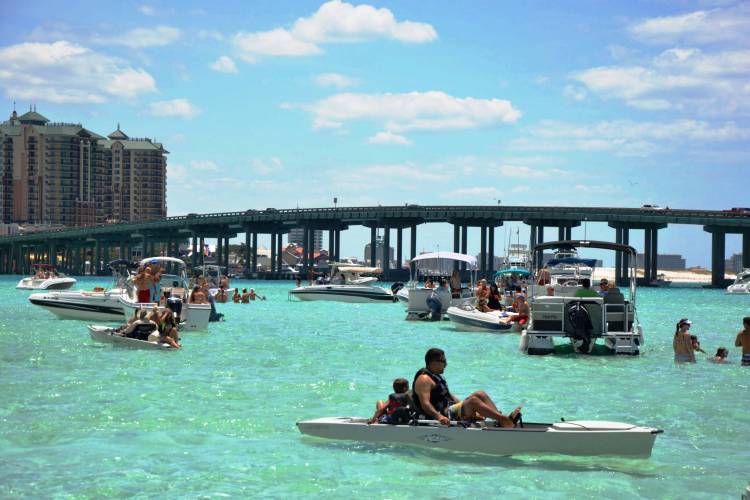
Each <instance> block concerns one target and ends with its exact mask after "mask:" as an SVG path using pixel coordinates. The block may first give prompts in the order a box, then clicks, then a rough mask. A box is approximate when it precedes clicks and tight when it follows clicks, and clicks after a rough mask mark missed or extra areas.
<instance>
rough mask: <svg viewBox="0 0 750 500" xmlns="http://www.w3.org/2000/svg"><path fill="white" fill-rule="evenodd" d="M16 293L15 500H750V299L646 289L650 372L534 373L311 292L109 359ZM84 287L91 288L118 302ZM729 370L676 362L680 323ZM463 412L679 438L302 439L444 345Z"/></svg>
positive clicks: (530, 360)
mask: <svg viewBox="0 0 750 500" xmlns="http://www.w3.org/2000/svg"><path fill="white" fill-rule="evenodd" d="M18 279H19V277H8V276H3V277H1V278H0V304H2V305H1V306H0V307H1V308H2V311H1V313H0V357H1V358H2V359H1V361H0V380H1V381H2V386H0V497H3V498H8V497H34V498H49V497H57V498H90V497H97V498H98V497H122V496H133V495H135V496H141V497H161V498H176V497H204V498H211V497H249V496H254V497H271V498H295V497H332V498H349V497H353V496H357V497H366V498H428V497H429V498H455V497H457V496H462V495H465V494H471V496H473V497H494V496H500V495H510V496H511V497H514V498H517V497H522V498H545V499H547V498H570V497H576V498H641V497H647V498H687V497H689V498H712V499H713V498H739V496H740V494H741V492H742V491H743V490H744V489H745V488H746V487H747V485H748V483H750V402H749V401H750V397H749V396H750V369H748V368H741V367H740V366H739V363H738V360H739V350H738V349H737V348H734V347H733V344H734V337H735V334H736V332H737V331H738V330H739V329H740V326H741V318H742V317H743V316H746V315H750V297H739V296H727V295H725V294H724V293H723V291H720V290H706V289H701V288H673V289H639V296H638V298H639V303H638V305H639V317H640V320H641V323H642V325H643V327H644V333H645V337H646V345H645V346H644V348H643V351H642V354H641V356H638V357H614V356H581V355H573V354H567V355H566V354H563V355H559V356H544V357H536V356H526V355H524V354H521V353H520V352H518V349H517V347H518V340H519V337H518V335H496V334H484V333H465V332H458V331H455V330H454V329H453V328H452V327H451V324H450V322H440V323H421V322H407V321H405V320H404V316H405V314H404V308H403V306H401V305H399V304H387V303H386V304H382V303H381V304H340V303H334V302H296V301H292V302H290V301H288V300H287V290H288V289H289V288H291V283H281V282H258V281H255V282H250V281H235V282H233V285H238V286H240V287H245V286H247V287H250V286H252V287H254V288H255V289H256V290H258V291H259V293H261V294H264V295H266V296H267V298H268V300H266V301H258V302H254V303H251V304H220V305H219V309H220V311H221V312H223V313H224V314H225V315H226V321H225V322H222V323H219V324H212V325H211V329H210V332H207V333H203V332H196V333H184V334H183V346H184V349H182V350H180V351H175V352H162V351H139V350H129V349H123V348H118V347H113V346H109V345H104V344H95V343H94V342H92V341H91V340H90V339H89V337H88V332H87V330H86V326H85V323H83V322H78V321H60V320H58V319H56V318H55V317H54V316H53V315H52V314H50V313H48V312H46V311H44V310H42V309H40V308H37V307H35V306H32V305H31V304H30V303H29V302H28V301H27V296H28V295H29V294H30V292H26V291H21V290H15V289H14V286H15V283H16V281H17V280H18ZM107 284H108V283H107V281H106V280H104V279H86V278H84V279H81V280H79V288H83V289H90V288H92V287H93V286H95V285H107ZM685 316H687V317H689V318H690V319H692V320H693V328H692V331H693V332H694V333H696V334H698V336H699V337H700V339H701V342H702V345H703V347H704V348H705V350H706V351H708V352H709V354H713V352H715V350H716V348H717V347H719V346H726V347H729V348H730V351H731V355H730V360H731V361H732V364H729V365H725V366H722V365H715V364H712V363H709V362H707V361H706V359H705V357H703V356H699V362H698V363H697V364H695V365H689V366H686V365H681V366H676V365H675V364H674V363H673V362H672V348H671V340H672V335H673V333H674V324H675V323H676V322H677V320H678V319H679V318H680V317H685ZM433 346H437V347H441V348H443V349H444V350H445V351H446V354H447V358H448V366H447V369H446V373H445V375H446V378H447V380H448V382H449V384H450V386H451V390H452V392H453V393H455V394H456V395H458V396H465V395H467V394H468V393H470V392H471V391H474V390H477V389H483V390H485V391H487V392H488V393H489V394H490V395H491V396H492V397H493V398H494V399H495V401H496V402H497V404H498V406H499V407H500V408H501V409H502V410H505V411H509V410H510V409H512V407H514V406H515V405H517V404H519V403H524V405H525V410H524V416H525V419H526V420H527V421H554V420H557V419H559V418H560V417H565V418H566V419H574V418H585V419H603V420H615V421H624V422H632V423H638V424H643V425H649V426H653V427H659V428H662V429H664V430H665V433H664V434H662V435H659V436H658V438H657V440H656V444H655V446H654V451H653V455H652V457H651V458H649V459H620V458H593V457H580V458H578V457H564V456H553V455H550V456H518V457H488V456H483V455H474V454H460V453H453V452H447V451H434V450H425V449H419V448H409V447H400V446H396V445H393V446H389V445H376V444H367V443H352V442H343V441H341V442H338V441H326V440H321V439H316V438H310V437H305V436H302V435H301V434H300V433H299V432H298V431H297V428H296V426H295V422H297V421H299V420H303V419H310V418H315V417H320V416H331V415H360V416H369V415H371V414H372V412H373V410H374V404H375V401H376V400H377V399H379V398H380V399H382V398H385V397H386V396H387V395H388V393H389V392H391V382H392V380H393V379H394V378H396V377H406V378H407V379H409V380H411V378H412V377H413V374H414V372H415V371H416V370H417V369H418V368H420V367H421V366H422V365H423V364H424V363H423V360H424V352H425V351H426V350H427V349H428V348H429V347H433Z"/></svg>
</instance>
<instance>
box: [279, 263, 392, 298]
mask: <svg viewBox="0 0 750 500" xmlns="http://www.w3.org/2000/svg"><path fill="white" fill-rule="evenodd" d="M381 272H382V270H381V269H380V268H378V267H365V266H359V265H354V264H343V263H337V262H334V263H332V264H331V279H330V281H329V282H319V283H315V284H313V285H308V286H300V287H297V288H294V289H292V290H290V291H289V295H290V297H296V298H298V299H299V300H305V301H308V300H330V301H335V302H351V303H363V302H393V301H394V300H395V299H394V295H393V292H392V291H391V290H386V289H385V288H383V287H380V286H372V284H373V283H375V282H376V281H377V278H376V277H374V276H363V275H365V274H369V275H372V274H379V273H381Z"/></svg>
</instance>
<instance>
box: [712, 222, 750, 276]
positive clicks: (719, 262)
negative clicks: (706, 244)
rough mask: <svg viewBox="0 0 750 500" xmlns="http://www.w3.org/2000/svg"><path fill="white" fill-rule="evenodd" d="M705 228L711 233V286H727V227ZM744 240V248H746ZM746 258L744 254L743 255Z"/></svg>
mask: <svg viewBox="0 0 750 500" xmlns="http://www.w3.org/2000/svg"><path fill="white" fill-rule="evenodd" d="M703 230H704V231H706V232H708V233H711V287H713V288H721V287H725V286H727V282H728V281H729V280H726V279H725V278H724V273H725V271H726V263H725V260H724V259H725V254H726V234H727V230H726V228H722V227H716V226H703ZM744 246H745V245H744V240H743V248H744ZM743 259H744V255H743Z"/></svg>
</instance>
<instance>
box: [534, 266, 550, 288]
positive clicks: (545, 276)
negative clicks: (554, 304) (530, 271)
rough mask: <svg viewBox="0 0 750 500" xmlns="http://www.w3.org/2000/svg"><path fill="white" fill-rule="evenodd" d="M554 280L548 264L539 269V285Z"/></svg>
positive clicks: (547, 283)
mask: <svg viewBox="0 0 750 500" xmlns="http://www.w3.org/2000/svg"><path fill="white" fill-rule="evenodd" d="M551 281H552V277H551V275H550V273H549V269H547V266H544V267H543V268H541V269H540V270H539V277H538V279H537V284H538V285H549V284H550V283H551Z"/></svg>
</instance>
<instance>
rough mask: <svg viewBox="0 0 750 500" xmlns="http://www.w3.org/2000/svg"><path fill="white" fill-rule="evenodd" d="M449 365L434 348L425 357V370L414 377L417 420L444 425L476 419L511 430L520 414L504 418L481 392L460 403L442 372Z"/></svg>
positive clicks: (414, 401)
mask: <svg viewBox="0 0 750 500" xmlns="http://www.w3.org/2000/svg"><path fill="white" fill-rule="evenodd" d="M447 364H448V362H447V361H446V359H445V352H444V351H443V350H442V349H438V348H436V347H433V348H432V349H430V350H428V351H427V353H426V354H425V368H422V369H420V370H419V371H417V373H416V374H415V375H414V383H413V384H412V387H413V389H414V397H413V398H412V399H413V403H414V407H415V411H416V414H417V418H420V419H434V420H437V421H438V422H440V423H441V424H443V425H450V422H451V421H461V420H472V419H474V418H475V417H477V416H478V417H480V418H492V419H494V420H495V425H497V426H499V427H513V420H512V419H513V418H515V416H516V415H518V414H520V410H521V408H520V407H519V408H517V409H515V410H514V411H513V412H512V413H511V414H510V416H506V415H503V414H502V412H501V411H500V410H498V409H497V406H495V403H494V402H493V401H492V399H490V397H489V396H488V395H487V393H486V392H484V391H477V392H474V393H473V394H471V395H470V396H469V397H467V398H466V399H464V400H463V401H461V400H460V399H458V398H457V397H456V396H454V395H453V394H451V392H450V391H449V390H448V383H447V382H446V381H445V379H444V378H443V375H442V374H443V372H444V371H445V367H446V366H447Z"/></svg>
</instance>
